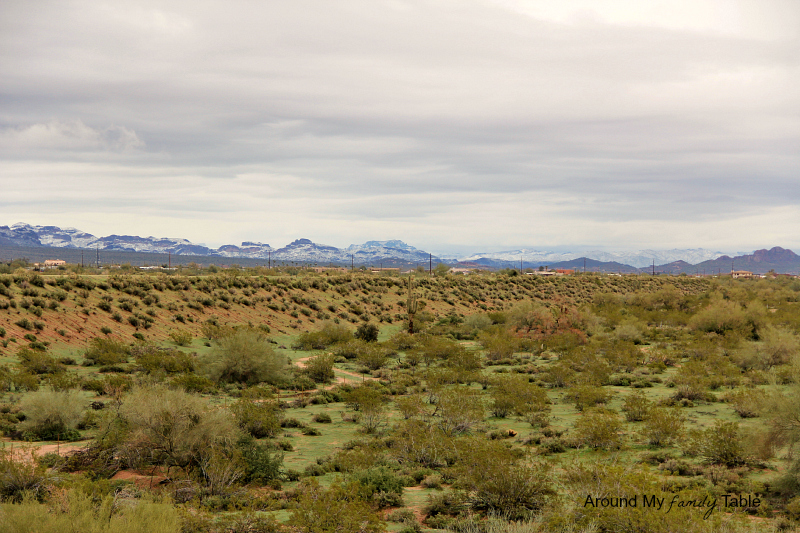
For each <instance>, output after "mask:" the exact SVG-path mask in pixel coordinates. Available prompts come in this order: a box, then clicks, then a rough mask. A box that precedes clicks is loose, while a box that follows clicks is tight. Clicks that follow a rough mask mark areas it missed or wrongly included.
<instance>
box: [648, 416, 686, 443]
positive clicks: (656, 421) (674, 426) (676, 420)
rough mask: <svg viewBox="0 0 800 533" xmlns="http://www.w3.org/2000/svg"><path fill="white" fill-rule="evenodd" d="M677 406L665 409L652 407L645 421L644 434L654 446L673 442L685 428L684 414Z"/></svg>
mask: <svg viewBox="0 0 800 533" xmlns="http://www.w3.org/2000/svg"><path fill="white" fill-rule="evenodd" d="M678 409H679V408H677V407H675V408H672V409H665V408H663V407H655V408H653V409H650V411H649V412H648V413H647V417H646V418H645V421H644V429H643V430H642V434H643V435H644V436H645V437H646V438H647V442H648V444H650V445H652V446H665V445H669V444H672V442H674V441H675V439H677V438H678V437H679V436H680V435H681V431H682V430H683V422H684V418H683V414H681V412H680V411H679V410H678Z"/></svg>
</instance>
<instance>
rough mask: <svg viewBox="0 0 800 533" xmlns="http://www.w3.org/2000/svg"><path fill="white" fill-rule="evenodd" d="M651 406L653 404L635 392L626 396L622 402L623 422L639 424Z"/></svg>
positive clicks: (643, 395) (642, 394) (644, 396)
mask: <svg viewBox="0 0 800 533" xmlns="http://www.w3.org/2000/svg"><path fill="white" fill-rule="evenodd" d="M652 406H653V402H652V401H650V400H648V399H647V396H646V395H645V394H644V393H643V392H641V391H636V392H634V393H632V394H628V395H627V396H626V397H625V400H624V401H623V402H622V411H623V412H624V413H625V420H627V421H628V422H641V421H642V420H644V419H645V418H646V417H647V413H648V412H649V411H650V409H651V408H652Z"/></svg>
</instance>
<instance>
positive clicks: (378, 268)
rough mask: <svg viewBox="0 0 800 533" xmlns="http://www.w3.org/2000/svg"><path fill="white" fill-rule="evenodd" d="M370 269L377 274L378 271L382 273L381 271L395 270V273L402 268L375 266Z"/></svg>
mask: <svg viewBox="0 0 800 533" xmlns="http://www.w3.org/2000/svg"><path fill="white" fill-rule="evenodd" d="M369 271H370V272H372V273H373V274H377V273H380V272H394V273H397V274H399V273H400V268H399V267H373V268H370V269H369Z"/></svg>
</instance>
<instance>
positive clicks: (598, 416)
mask: <svg viewBox="0 0 800 533" xmlns="http://www.w3.org/2000/svg"><path fill="white" fill-rule="evenodd" d="M621 431H622V421H621V420H620V419H619V417H618V416H617V415H616V414H614V413H612V412H610V411H607V410H605V409H591V410H587V411H584V413H583V416H581V417H580V418H579V419H578V420H577V421H576V422H575V438H576V440H577V442H578V443H580V444H583V445H586V446H589V447H590V448H595V449H598V448H602V449H604V450H611V449H616V448H619V447H620V446H621V445H622V433H621Z"/></svg>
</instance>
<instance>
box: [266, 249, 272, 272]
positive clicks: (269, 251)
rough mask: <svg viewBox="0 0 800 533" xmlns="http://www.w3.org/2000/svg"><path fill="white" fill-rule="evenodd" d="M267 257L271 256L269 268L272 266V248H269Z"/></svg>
mask: <svg viewBox="0 0 800 533" xmlns="http://www.w3.org/2000/svg"><path fill="white" fill-rule="evenodd" d="M267 257H269V259H268V261H269V262H268V263H267V264H268V265H269V268H272V250H267Z"/></svg>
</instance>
